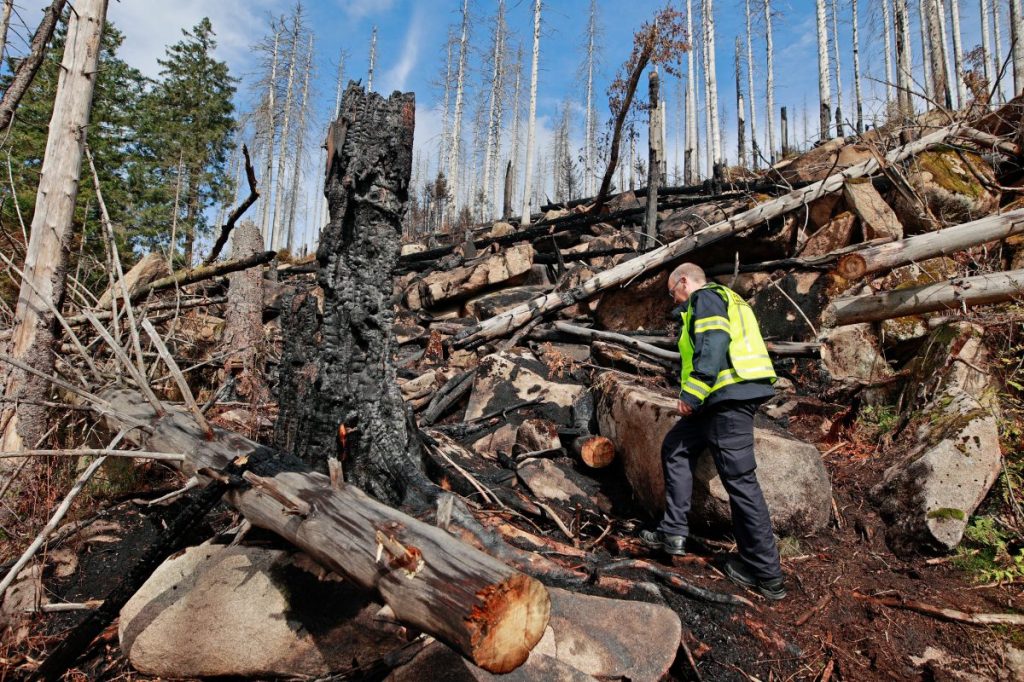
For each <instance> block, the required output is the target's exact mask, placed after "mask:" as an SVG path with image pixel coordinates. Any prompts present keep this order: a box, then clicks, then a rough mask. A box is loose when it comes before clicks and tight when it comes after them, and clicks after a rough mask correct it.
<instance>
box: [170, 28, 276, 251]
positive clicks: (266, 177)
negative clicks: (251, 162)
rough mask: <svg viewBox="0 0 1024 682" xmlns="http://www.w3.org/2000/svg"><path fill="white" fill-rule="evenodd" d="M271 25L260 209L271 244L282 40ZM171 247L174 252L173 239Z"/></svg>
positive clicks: (263, 229)
mask: <svg viewBox="0 0 1024 682" xmlns="http://www.w3.org/2000/svg"><path fill="white" fill-rule="evenodd" d="M271 27H272V28H273V29H274V52H273V55H272V56H271V58H270V83H269V84H268V86H267V155H266V163H265V164H264V170H263V186H264V187H265V188H267V191H265V192H264V193H263V195H264V196H263V206H262V210H261V211H260V234H261V235H262V236H263V243H264V244H267V245H269V244H270V222H269V220H270V214H271V212H272V208H271V204H272V202H271V195H270V188H272V187H273V186H274V185H273V179H274V137H275V136H276V135H277V123H276V118H277V112H276V111H275V108H276V107H277V103H276V101H275V100H276V91H277V52H278V47H279V44H280V42H281V30H280V29H279V28H278V27H277V24H276V22H271ZM179 167H180V164H179ZM175 216H177V211H175ZM171 249H172V252H173V249H174V243H173V240H172V243H171Z"/></svg>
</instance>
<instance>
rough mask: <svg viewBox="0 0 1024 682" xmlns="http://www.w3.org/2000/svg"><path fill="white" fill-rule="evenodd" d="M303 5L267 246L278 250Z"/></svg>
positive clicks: (295, 26)
mask: <svg viewBox="0 0 1024 682" xmlns="http://www.w3.org/2000/svg"><path fill="white" fill-rule="evenodd" d="M300 8H301V5H296V7H295V9H296V13H295V14H294V15H292V46H291V49H290V51H289V52H288V86H287V88H286V89H285V95H284V119H283V120H282V121H281V144H280V145H279V146H280V150H279V151H278V154H277V188H276V189H275V190H274V217H273V219H272V222H271V224H270V240H269V242H268V243H267V246H268V247H269V248H270V249H271V250H273V251H276V250H277V249H278V248H280V246H281V244H280V242H281V215H282V212H283V210H284V207H283V204H284V201H285V179H284V174H285V165H286V164H287V159H288V153H287V149H288V144H289V139H288V133H289V130H288V127H289V123H290V122H291V113H292V91H293V85H294V83H295V62H297V61H298V57H299V29H300V15H299V14H298V10H299V9H300Z"/></svg>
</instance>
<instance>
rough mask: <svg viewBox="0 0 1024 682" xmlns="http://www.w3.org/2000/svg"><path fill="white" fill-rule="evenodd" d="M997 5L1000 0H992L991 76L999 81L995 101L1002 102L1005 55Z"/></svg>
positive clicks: (1004, 79) (1003, 98)
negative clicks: (993, 68) (992, 39)
mask: <svg viewBox="0 0 1024 682" xmlns="http://www.w3.org/2000/svg"><path fill="white" fill-rule="evenodd" d="M999 6H1000V0H994V2H993V3H992V35H993V36H994V37H995V52H994V53H993V55H992V63H993V64H994V65H995V70H994V71H993V72H992V74H993V76H992V77H993V78H995V79H996V80H998V81H999V83H998V87H997V88H996V101H997V102H1000V103H1002V102H1004V101H1005V100H1006V98H1005V97H1004V96H1003V89H1004V85H1005V83H1006V74H1005V73H1003V72H1002V71H1003V60H1004V59H1005V58H1006V56H1005V55H1004V54H1003V27H1002V23H1001V22H1000V14H1001V11H1000V9H999Z"/></svg>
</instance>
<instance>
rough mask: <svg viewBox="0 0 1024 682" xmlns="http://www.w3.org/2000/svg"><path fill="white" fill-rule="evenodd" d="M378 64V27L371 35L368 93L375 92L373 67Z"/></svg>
mask: <svg viewBox="0 0 1024 682" xmlns="http://www.w3.org/2000/svg"><path fill="white" fill-rule="evenodd" d="M376 63H377V27H376V26H374V27H373V33H371V34H370V70H369V73H368V74H367V75H366V91H367V92H373V67H374V66H375V65H376Z"/></svg>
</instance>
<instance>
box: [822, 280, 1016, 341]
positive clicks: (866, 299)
mask: <svg viewBox="0 0 1024 682" xmlns="http://www.w3.org/2000/svg"><path fill="white" fill-rule="evenodd" d="M1020 296H1024V270H1010V271H1008V272H997V273H991V274H987V275H977V276H975V277H961V278H957V279H952V280H950V281H948V282H940V283H939V284H928V285H925V286H920V287H913V288H910V289H897V290H896V291H886V292H883V293H880V294H870V295H867V296H845V297H843V298H837V299H836V300H834V301H832V303H831V305H829V307H828V308H826V309H825V312H824V314H823V315H822V319H823V320H824V322H825V324H827V325H828V326H834V327H839V326H842V325H844V324H855V323H857V322H877V321H879V320H889V319H892V318H894V317H905V316H907V315H920V314H922V313H931V312H935V311H936V310H958V309H960V308H961V307H962V306H976V305H986V304H989V303H1002V302H1003V301H1009V300H1010V299H1012V298H1016V297H1020Z"/></svg>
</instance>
